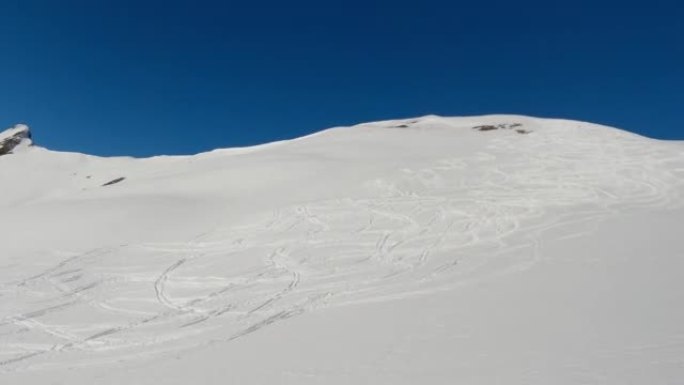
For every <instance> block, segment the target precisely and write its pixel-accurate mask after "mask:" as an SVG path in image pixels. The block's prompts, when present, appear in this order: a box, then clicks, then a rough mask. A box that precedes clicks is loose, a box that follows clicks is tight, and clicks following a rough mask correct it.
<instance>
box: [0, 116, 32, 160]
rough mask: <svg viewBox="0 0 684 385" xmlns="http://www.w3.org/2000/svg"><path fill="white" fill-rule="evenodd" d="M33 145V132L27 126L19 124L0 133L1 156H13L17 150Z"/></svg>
mask: <svg viewBox="0 0 684 385" xmlns="http://www.w3.org/2000/svg"><path fill="white" fill-rule="evenodd" d="M32 144H33V141H32V140H31V130H30V129H29V127H28V126H27V125H25V124H17V125H16V126H14V127H12V128H9V129H7V130H5V131H3V132H0V156H2V155H7V154H11V153H12V152H14V150H15V149H17V148H21V147H24V146H26V147H28V146H31V145H32Z"/></svg>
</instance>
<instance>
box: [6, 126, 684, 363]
mask: <svg viewBox="0 0 684 385" xmlns="http://www.w3.org/2000/svg"><path fill="white" fill-rule="evenodd" d="M577 140H578V141H580V140H581V137H579V136H578V138H577ZM553 141H554V139H553V136H548V137H545V139H544V140H537V141H529V142H526V143H525V144H521V143H519V142H518V143H516V144H511V143H510V141H507V140H505V139H496V138H494V139H492V141H491V143H490V144H489V148H488V149H487V150H488V151H485V152H481V153H480V154H479V155H478V156H477V158H475V161H473V160H472V159H461V158H458V157H454V158H453V159H441V160H438V161H437V162H435V164H433V165H432V166H430V167H427V168H424V169H415V170H414V169H408V168H404V169H403V170H402V172H401V175H400V176H399V177H396V178H394V179H391V180H390V179H388V180H383V181H380V182H378V183H377V186H380V187H378V188H377V193H376V195H375V196H374V197H370V198H365V199H351V198H341V199H334V200H325V201H318V202H306V204H301V205H297V206H292V207H280V208H278V209H276V210H274V211H273V213H272V215H271V216H270V218H264V219H263V220H255V221H254V222H252V223H250V222H247V223H243V224H242V225H241V226H239V227H227V228H221V227H219V228H216V229H213V230H210V231H207V232H205V233H204V234H202V235H201V236H198V237H196V238H195V239H192V240H190V241H188V242H178V243H168V244H165V243H158V244H130V245H119V246H113V247H109V248H101V249H96V250H92V251H88V252H85V253H81V254H77V255H72V256H69V257H67V258H64V259H63V260H62V261H60V262H58V263H56V264H55V265H53V266H49V267H46V268H44V269H43V270H42V271H39V272H37V273H35V274H34V275H31V276H28V277H25V278H23V279H21V280H18V281H8V282H6V283H1V286H0V288H1V290H2V292H11V293H16V295H17V296H22V298H24V297H25V298H30V299H31V300H30V301H29V302H28V303H31V304H32V306H30V307H26V306H24V305H22V306H20V305H19V303H20V301H15V302H7V301H5V300H3V310H2V315H1V317H0V341H2V346H3V351H2V352H1V355H0V371H3V372H6V371H17V370H30V369H38V368H41V367H51V366H55V365H63V364H68V365H74V366H83V365H94V364H97V363H102V362H114V361H118V360H125V359H131V360H133V359H136V358H138V353H136V352H138V349H137V348H139V347H141V346H144V347H147V348H149V350H150V351H151V352H154V353H152V354H163V353H164V352H166V351H178V350H184V349H191V348H196V347H199V346H204V345H207V344H211V343H214V342H217V341H232V340H235V339H238V338H242V337H245V336H247V335H249V334H251V333H254V332H257V331H259V330H260V329H263V328H265V327H269V326H272V325H274V324H276V323H278V322H285V321H286V320H288V319H291V318H292V317H296V316H299V315H301V314H303V313H305V312H311V311H316V309H318V308H321V307H330V306H345V305H349V304H353V303H364V302H373V301H381V300H389V299H392V298H401V297H404V296H409V295H424V294H429V293H430V292H434V291H438V290H447V289H453V288H455V287H458V286H460V285H472V284H477V283H478V282H482V281H485V280H489V279H494V278H496V277H497V276H501V275H506V274H515V273H517V272H520V271H524V270H526V269H529V268H531V267H533V266H534V265H535V264H537V263H539V262H540V261H542V260H543V259H544V256H543V255H540V252H539V248H540V241H539V239H540V235H541V234H544V233H549V232H554V234H555V235H554V236H555V237H556V238H558V239H564V238H571V237H581V236H582V234H584V233H586V232H590V231H591V229H592V224H595V223H597V222H599V221H601V220H604V219H606V218H609V217H611V216H612V215H615V213H616V210H617V209H618V208H619V209H621V210H625V209H630V210H641V209H660V208H665V207H667V206H668V205H670V204H672V203H673V202H677V201H678V200H679V199H680V196H679V195H678V192H677V191H679V190H677V189H676V188H675V187H676V186H679V185H681V183H682V182H681V181H682V178H683V177H684V173H682V171H681V170H684V168H682V167H679V168H673V167H669V168H667V167H663V163H665V162H671V163H674V164H679V165H682V164H684V159H683V158H682V157H681V156H679V157H676V156H675V157H670V158H667V159H661V160H658V161H654V162H653V163H652V164H645V163H644V161H645V160H646V159H652V158H649V157H648V156H647V154H643V153H642V152H641V151H642V150H641V149H640V143H639V142H637V141H634V143H630V142H626V143H622V142H619V143H617V144H615V145H611V144H608V143H600V142H597V141H592V140H591V138H587V139H585V141H584V142H580V143H575V146H574V147H573V151H579V153H558V152H554V151H552V150H547V149H549V148H551V149H557V148H558V145H554V144H555V143H553ZM561 145H562V143H561ZM521 146H528V147H529V148H523V149H522V150H521V148H520V147H521ZM499 154H510V156H509V157H507V158H506V159H507V160H503V159H499V158H498V156H499ZM521 154H522V155H521ZM577 158H581V159H583V161H582V162H576V161H574V159H577ZM471 163H472V164H471ZM470 167H472V169H473V170H474V171H473V172H470V173H464V170H469V168H470ZM668 170H670V171H668ZM672 170H674V171H672ZM677 172H678V173H679V174H677ZM542 176H543V177H542ZM578 229H581V230H578ZM482 250H485V251H486V252H482ZM514 250H524V251H525V252H524V253H518V254H516V255H518V256H520V255H522V256H524V257H516V258H508V259H505V260H502V259H501V258H502V257H501V256H503V255H505V254H507V253H510V252H511V251H514ZM129 254H135V255H140V256H148V257H149V258H145V261H141V262H140V264H139V265H134V266H131V267H130V268H128V270H127V267H126V266H125V265H123V266H122V265H117V268H118V271H117V273H116V274H112V273H107V272H106V271H104V270H103V269H101V268H100V267H98V266H99V265H100V264H101V263H102V261H114V260H116V259H117V258H120V257H122V256H125V255H129ZM495 262H496V263H495ZM486 266H492V267H491V268H488V269H484V267H486ZM0 298H1V297H0ZM23 303H24V302H22V304H23ZM76 306H78V307H85V308H87V309H89V310H88V312H90V313H92V315H93V317H92V320H85V321H83V322H78V321H76V322H71V323H70V322H69V321H68V320H67V321H64V320H60V319H59V317H52V316H56V315H59V314H60V313H61V312H63V311H65V310H67V309H69V308H72V307H76ZM198 335H206V338H203V339H198V338H196V337H197V336H198ZM652 348H654V349H665V348H668V347H662V346H656V347H636V348H635V352H637V353H638V352H639V351H641V350H644V349H652ZM672 349H680V350H681V349H682V344H681V343H678V344H676V345H674V346H672ZM635 354H636V353H635ZM48 357H49V359H47V358H48Z"/></svg>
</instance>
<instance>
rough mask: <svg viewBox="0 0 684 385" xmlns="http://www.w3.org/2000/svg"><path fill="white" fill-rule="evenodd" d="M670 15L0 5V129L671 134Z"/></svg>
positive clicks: (213, 135) (645, 8)
mask: <svg viewBox="0 0 684 385" xmlns="http://www.w3.org/2000/svg"><path fill="white" fill-rule="evenodd" d="M680 4H681V3H680V2H677V1H658V0H654V1H648V2H633V1H626V2H625V1H622V2H618V1H601V0H596V1H591V2H589V1H555V2H554V1H548V0H547V1H536V0H534V1H532V0H519V1H468V2H465V1H434V0H422V1H411V2H409V1H372V0H367V1H356V0H346V1H323V0H319V1H297V0H293V1H287V2H284V1H249V2H247V1H240V2H237V1H202V0H196V1H174V0H165V1H156V0H155V1H146V0H138V1H131V0H99V1H92V0H88V1H86V0H62V1H56V0H53V1H34V0H3V1H2V2H1V3H0V53H1V54H2V59H1V60H0V126H2V127H8V126H11V125H13V124H14V123H17V122H25V123H28V124H29V125H31V126H32V127H33V129H34V135H35V136H36V138H37V140H38V141H39V142H40V144H41V145H44V146H46V147H49V148H52V149H56V150H69V151H78V152H86V153H92V154H98V155H134V156H145V155H153V154H187V153H195V152H199V151H204V150H209V149H212V148H216V147H230V146H243V145H249V144H256V143H262V142H268V141H272V140H277V139H284V138H291V137H297V136H301V135H303V134H306V133H310V132H313V131H318V130H320V129H323V128H327V127H331V126H337V125H350V124H354V123H359V122H364V121H372V120H381V119H390V118H401V117H412V116H419V115H425V114H440V115H449V116H457V115H474V114H489V113H516V114H526V115H536V116H548V117H561V118H570V119H578V120H586V121H593V122H597V123H603V124H608V125H613V126H618V127H621V128H624V129H628V130H630V131H634V132H638V133H641V134H644V135H647V136H652V137H658V138H669V139H684V5H680Z"/></svg>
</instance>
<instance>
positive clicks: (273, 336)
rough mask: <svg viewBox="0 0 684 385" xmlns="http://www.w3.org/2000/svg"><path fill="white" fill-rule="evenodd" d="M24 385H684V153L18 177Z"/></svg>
mask: <svg viewBox="0 0 684 385" xmlns="http://www.w3.org/2000/svg"><path fill="white" fill-rule="evenodd" d="M0 180H1V181H2V188H1V189H0V212H1V213H2V214H1V217H0V383H2V384H48V383H49V384H123V383H125V384H540V385H541V384H544V385H548V384H615V385H625V384H649V385H656V384H681V383H684V279H683V278H684V277H683V276H682V273H683V272H684V240H683V239H682V229H681V228H682V224H684V195H683V193H684V143H681V142H663V141H657V140H651V139H647V138H643V137H640V136H637V135H634V134H630V133H627V132H624V131H620V130H617V129H612V128H608V127H603V126H598V125H593V124H587V123H579V122H572V121H561V120H547V119H533V118H528V117H521V116H486V117H473V118H441V117H434V116H428V117H423V118H418V119H411V120H401V121H388V122H378V123H370V124H362V125H358V126H354V127H346V128H335V129H330V130H326V131H323V132H320V133H318V134H315V135H311V136H308V137H304V138H300V139H297V140H292V141H285V142H278V143H272V144H268V145H263V146H257V147H252V148H244V149H226V150H216V151H213V152H209V153H204V154H199V155H195V156H183V157H155V158H149V159H132V158H99V157H93V156H87V155H82V154H73V153H58V152H51V151H48V150H45V149H42V148H39V147H27V148H25V149H24V151H20V152H16V153H14V154H10V155H7V156H2V157H0Z"/></svg>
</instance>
